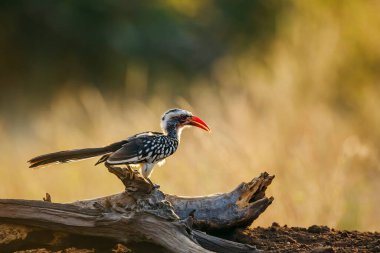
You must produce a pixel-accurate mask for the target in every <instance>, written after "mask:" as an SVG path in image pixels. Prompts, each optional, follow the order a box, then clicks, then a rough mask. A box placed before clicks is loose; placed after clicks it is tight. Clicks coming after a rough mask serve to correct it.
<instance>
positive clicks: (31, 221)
mask: <svg viewBox="0 0 380 253" xmlns="http://www.w3.org/2000/svg"><path fill="white" fill-rule="evenodd" d="M108 169H109V171H110V172H111V173H113V174H115V175H116V176H117V177H118V178H119V179H120V180H121V181H122V182H123V184H124V186H125V188H126V191H125V192H122V193H120V194H116V195H112V196H107V197H102V198H97V199H93V200H83V201H78V202H74V203H71V204H59V203H51V202H49V201H34V200H0V224H19V225H22V228H24V230H23V231H24V235H23V236H14V237H12V236H11V238H16V239H14V240H11V239H9V237H6V236H5V237H4V236H3V238H8V240H5V241H4V240H1V238H2V237H1V231H0V252H5V250H6V249H9V245H10V243H11V242H12V241H15V240H16V241H17V240H20V238H24V239H23V240H22V241H23V243H24V244H25V243H26V244H27V242H25V240H26V239H27V238H32V236H28V235H30V234H31V233H37V232H41V231H44V233H50V234H51V235H52V238H55V237H54V236H53V235H54V234H56V233H57V232H59V233H64V234H65V235H66V238H67V237H69V236H72V235H76V236H83V237H97V238H99V240H110V241H112V242H115V243H123V244H126V245H127V246H128V245H130V244H131V243H140V242H146V243H154V244H156V245H160V246H161V247H162V248H163V249H165V250H167V251H171V252H209V251H214V252H257V250H256V249H255V247H252V246H250V245H245V244H240V243H235V242H231V241H227V240H224V239H221V238H217V237H214V236H210V235H208V234H206V233H204V232H200V231H198V230H196V229H200V230H202V231H219V230H224V229H229V228H232V227H239V226H244V225H247V224H250V223H251V222H252V221H253V220H254V219H256V218H257V217H258V215H260V214H261V213H262V212H263V211H264V210H265V209H266V207H267V206H269V205H270V204H271V202H272V201H273V198H267V197H265V190H266V187H267V186H268V185H269V184H270V183H271V181H272V179H273V176H269V175H268V174H267V173H263V174H261V175H260V176H259V177H257V178H254V179H253V180H252V181H251V182H249V183H242V184H241V185H239V186H238V187H237V188H236V189H235V190H233V191H231V192H229V193H225V194H217V195H211V196H205V197H196V198H188V197H178V196H173V195H166V194H164V193H162V192H161V191H160V190H158V189H153V188H152V186H151V185H150V184H149V182H147V181H146V180H145V179H144V178H143V177H142V176H141V175H140V174H139V173H136V172H135V171H133V170H131V169H130V168H119V167H116V168H108ZM49 199H50V197H49ZM194 210H195V211H194ZM189 215H190V216H189ZM7 226H8V228H9V227H12V226H9V225H7ZM97 240H98V239H97ZM57 241H58V242H61V243H62V240H55V242H56V243H55V244H54V243H52V242H46V245H42V246H47V247H50V248H51V247H53V246H55V247H57V246H59V243H58V244H57ZM61 246H62V245H61Z"/></svg>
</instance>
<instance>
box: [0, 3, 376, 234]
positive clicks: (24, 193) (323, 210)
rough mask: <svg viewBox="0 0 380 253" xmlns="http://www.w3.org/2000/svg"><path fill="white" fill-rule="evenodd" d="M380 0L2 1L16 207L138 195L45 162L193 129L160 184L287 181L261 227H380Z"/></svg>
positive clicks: (0, 183)
mask: <svg viewBox="0 0 380 253" xmlns="http://www.w3.org/2000/svg"><path fill="white" fill-rule="evenodd" d="M379 12H380V2H379V1H371V0H368V1H361V0H352V1H302V0H299V1H279V0H277V1H275V0H266V1H251V0H237V1H227V0H220V1H212V0H183V1H175V0H166V1H164V0H162V1H154V2H151V1H122V0H111V1H100V0H92V1H69V0H67V1H28V0H24V1H22V0H17V1H14V0H2V1H1V2H0V55H1V57H0V140H1V142H0V153H1V155H0V198H25V199H41V198H42V197H43V196H44V195H45V192H49V193H50V194H51V195H52V199H53V201H54V202H72V201H75V200H79V199H85V198H95V197H99V196H104V195H108V194H113V193H117V192H120V191H122V190H123V186H122V185H121V183H120V182H119V181H118V180H117V179H116V177H115V176H114V175H111V174H110V173H108V172H107V170H106V169H105V168H104V167H103V166H96V167H93V164H94V163H95V162H96V159H93V160H86V161H83V162H80V163H73V164H64V165H56V166H51V167H48V168H41V169H38V170H31V169H29V168H28V167H27V163H26V161H27V160H28V159H30V158H31V157H33V156H36V155H39V154H42V153H47V152H52V151H58V150H64V149H72V148H81V147H96V146H102V145H105V144H108V143H111V142H114V141H118V140H120V139H123V138H125V137H128V136H130V135H133V134H135V133H138V132H142V131H146V130H159V120H160V116H161V114H162V113H163V112H164V111H166V110H167V109H169V108H172V107H181V108H184V109H188V110H190V111H192V112H193V113H194V114H195V115H197V116H199V117H200V118H202V119H204V121H205V122H207V123H208V125H209V126H210V127H211V129H212V130H213V132H212V133H211V134H207V133H206V132H204V131H200V130H198V129H189V130H186V131H185V132H184V134H183V137H182V145H181V146H180V148H179V150H178V151H177V153H176V154H175V155H174V156H172V157H170V158H169V159H167V163H166V164H165V166H163V167H161V168H156V170H155V171H154V173H153V176H152V180H153V181H154V182H156V183H158V184H160V185H161V189H162V190H163V191H165V192H167V193H171V194H176V195H204V194H212V193H216V192H225V191H229V190H231V189H233V188H234V187H236V186H237V185H238V184H239V183H240V182H242V181H249V180H251V179H252V178H253V177H256V176H258V175H259V174H260V173H261V172H263V171H267V172H269V173H270V174H274V175H276V178H275V180H274V182H273V184H272V185H271V186H270V189H269V193H268V194H270V195H273V196H274V197H275V201H274V202H273V204H272V205H271V206H270V207H269V208H268V209H267V211H266V212H265V213H264V214H263V215H262V216H261V217H260V218H259V219H258V221H257V222H255V224H253V226H267V225H270V224H271V223H272V222H273V221H276V222H279V223H280V224H282V225H284V224H288V225H289V226H309V225H312V224H324V225H328V226H333V227H336V228H339V229H357V230H370V231H373V230H380V215H379V214H380V213H379V208H380V194H379V191H380V113H379V109H380V86H379V85H380V46H379V45H380V15H379Z"/></svg>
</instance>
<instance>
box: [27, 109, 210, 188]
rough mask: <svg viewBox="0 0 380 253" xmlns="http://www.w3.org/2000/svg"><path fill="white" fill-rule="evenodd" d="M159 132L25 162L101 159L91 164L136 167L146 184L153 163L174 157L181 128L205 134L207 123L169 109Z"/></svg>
mask: <svg viewBox="0 0 380 253" xmlns="http://www.w3.org/2000/svg"><path fill="white" fill-rule="evenodd" d="M160 126H161V129H162V133H160V132H153V131H147V132H142V133H138V134H135V135H133V136H131V137H128V138H126V139H124V140H121V141H118V142H115V143H112V144H110V145H107V146H104V147H98V148H83V149H73V150H65V151H59V152H54V153H49V154H43V155H40V156H36V157H34V158H32V159H30V160H29V161H28V163H29V167H30V168H37V167H44V166H47V165H50V164H54V163H66V162H72V161H78V160H83V159H88V158H92V157H97V156H101V158H100V159H99V160H98V161H97V162H96V163H95V165H98V164H101V163H104V164H105V166H106V167H112V166H115V165H126V166H127V167H128V168H130V167H129V166H137V167H140V169H141V174H142V175H143V176H144V178H145V179H147V181H148V182H149V183H150V184H152V185H153V186H154V187H156V186H157V185H154V184H153V183H152V181H151V180H150V179H149V178H150V176H151V174H152V172H153V168H154V166H155V165H156V164H158V165H159V166H160V165H162V164H164V163H165V158H167V157H169V156H171V155H172V154H174V152H175V151H176V150H177V148H178V145H179V143H180V139H181V133H182V130H183V129H184V128H187V127H190V126H195V127H198V128H201V129H203V130H205V131H207V132H210V131H211V130H210V128H209V127H208V126H207V124H206V123H205V122H204V121H203V120H201V119H200V118H198V117H197V116H194V115H193V114H192V113H191V112H189V111H187V110H184V109H178V108H174V109H170V110H168V111H166V112H165V113H164V114H163V115H162V118H161V122H160Z"/></svg>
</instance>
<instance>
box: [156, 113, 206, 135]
mask: <svg viewBox="0 0 380 253" xmlns="http://www.w3.org/2000/svg"><path fill="white" fill-rule="evenodd" d="M188 126H196V127H199V128H202V129H204V130H206V131H210V128H209V127H208V126H207V125H206V123H204V122H203V121H202V120H201V119H200V118H198V117H196V116H194V115H193V114H192V113H191V112H189V111H186V110H183V109H177V108H175V109H170V110H168V111H167V112H165V113H164V114H163V115H162V118H161V129H162V131H163V132H164V133H165V134H167V135H171V136H172V137H174V136H175V137H176V138H178V139H179V138H180V136H181V132H182V129H183V128H184V127H188Z"/></svg>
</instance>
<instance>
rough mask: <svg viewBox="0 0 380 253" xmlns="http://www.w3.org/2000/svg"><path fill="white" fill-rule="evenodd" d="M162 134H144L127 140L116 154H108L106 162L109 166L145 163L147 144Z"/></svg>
mask: <svg viewBox="0 0 380 253" xmlns="http://www.w3.org/2000/svg"><path fill="white" fill-rule="evenodd" d="M161 136H163V134H162V133H157V132H144V133H141V134H137V135H135V136H132V137H130V138H128V140H127V142H126V143H125V144H124V145H123V146H122V147H121V148H120V149H119V150H117V151H116V152H114V153H112V154H110V156H109V157H108V158H107V162H108V163H110V164H134V163H142V162H147V159H148V156H149V151H150V149H149V147H147V146H148V144H150V143H152V142H153V141H154V140H155V139H157V138H158V137H161Z"/></svg>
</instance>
